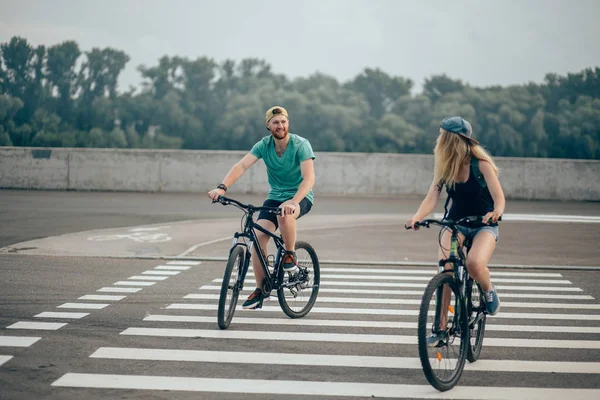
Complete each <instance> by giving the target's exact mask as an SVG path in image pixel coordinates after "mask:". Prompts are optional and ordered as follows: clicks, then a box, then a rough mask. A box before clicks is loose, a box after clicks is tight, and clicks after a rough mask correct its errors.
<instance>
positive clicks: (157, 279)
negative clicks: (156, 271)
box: [127, 275, 169, 281]
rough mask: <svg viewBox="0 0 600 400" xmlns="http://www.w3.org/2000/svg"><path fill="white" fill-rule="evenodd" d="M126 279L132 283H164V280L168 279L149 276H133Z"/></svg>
mask: <svg viewBox="0 0 600 400" xmlns="http://www.w3.org/2000/svg"><path fill="white" fill-rule="evenodd" d="M127 279H131V280H132V281H135V280H138V281H164V280H165V279H169V277H168V276H151V275H134V276H130V277H129V278H127Z"/></svg>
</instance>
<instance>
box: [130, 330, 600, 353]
mask: <svg viewBox="0 0 600 400" xmlns="http://www.w3.org/2000/svg"><path fill="white" fill-rule="evenodd" d="M121 335H132V336H158V337H201V338H212V339H246V340H289V339H293V340H294V341H308V342H336V343H367V344H376V343H377V344H417V336H416V335H410V336H409V335H370V334H352V333H317V332H276V331H226V330H214V329H213V330H208V329H174V328H138V327H132V328H127V329H125V330H124V331H123V332H121ZM485 346H486V347H527V348H558V349H600V341H597V340H550V339H512V338H486V340H485Z"/></svg>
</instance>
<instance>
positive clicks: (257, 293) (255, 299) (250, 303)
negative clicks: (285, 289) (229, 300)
mask: <svg viewBox="0 0 600 400" xmlns="http://www.w3.org/2000/svg"><path fill="white" fill-rule="evenodd" d="M262 299H263V294H262V290H260V289H259V288H256V289H255V290H254V292H252V293H250V296H248V299H247V300H246V301H245V302H244V304H242V308H243V309H244V310H251V309H253V308H256V307H257V306H258V305H259V304H260V301H261V300H262Z"/></svg>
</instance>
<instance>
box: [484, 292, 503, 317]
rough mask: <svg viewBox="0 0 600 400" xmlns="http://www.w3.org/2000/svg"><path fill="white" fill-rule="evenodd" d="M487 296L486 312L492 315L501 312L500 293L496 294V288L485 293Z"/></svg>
mask: <svg viewBox="0 0 600 400" xmlns="http://www.w3.org/2000/svg"><path fill="white" fill-rule="evenodd" d="M483 294H484V295H485V310H486V311H487V313H488V314H490V315H496V314H498V311H500V299H499V298H498V293H496V288H495V287H492V290H490V291H489V292H483Z"/></svg>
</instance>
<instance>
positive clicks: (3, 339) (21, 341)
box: [0, 336, 41, 347]
mask: <svg viewBox="0 0 600 400" xmlns="http://www.w3.org/2000/svg"><path fill="white" fill-rule="evenodd" d="M40 339H41V337H30V336H0V347H29V346H31V345H32V344H34V343H35V342H37V341H38V340H40Z"/></svg>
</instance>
